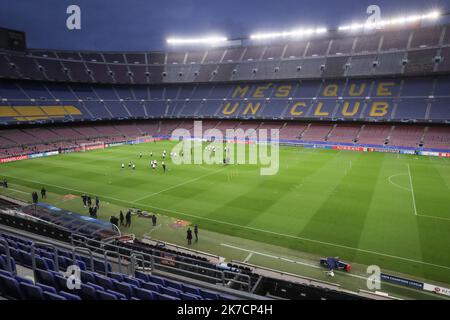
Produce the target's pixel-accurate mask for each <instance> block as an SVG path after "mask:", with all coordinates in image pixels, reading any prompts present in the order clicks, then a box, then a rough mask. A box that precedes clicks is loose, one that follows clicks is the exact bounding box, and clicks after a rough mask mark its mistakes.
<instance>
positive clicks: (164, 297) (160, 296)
mask: <svg viewBox="0 0 450 320" xmlns="http://www.w3.org/2000/svg"><path fill="white" fill-rule="evenodd" d="M158 300H180V298H177V297H173V296H169V295H167V294H158Z"/></svg>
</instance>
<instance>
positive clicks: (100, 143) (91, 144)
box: [80, 141, 105, 152]
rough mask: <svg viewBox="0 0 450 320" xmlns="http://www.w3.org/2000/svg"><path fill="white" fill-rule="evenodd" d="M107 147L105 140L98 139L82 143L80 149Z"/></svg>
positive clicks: (84, 150) (82, 150)
mask: <svg viewBox="0 0 450 320" xmlns="http://www.w3.org/2000/svg"><path fill="white" fill-rule="evenodd" d="M104 148H105V142H104V141H96V142H87V143H81V144H80V151H81V152H86V151H89V150H96V149H104Z"/></svg>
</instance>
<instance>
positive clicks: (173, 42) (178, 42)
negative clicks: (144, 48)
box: [166, 36, 228, 45]
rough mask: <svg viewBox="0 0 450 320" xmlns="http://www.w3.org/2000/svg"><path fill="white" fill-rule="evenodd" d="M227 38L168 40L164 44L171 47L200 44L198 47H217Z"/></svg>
mask: <svg viewBox="0 0 450 320" xmlns="http://www.w3.org/2000/svg"><path fill="white" fill-rule="evenodd" d="M227 41H228V38H226V37H222V36H210V37H203V38H168V39H166V42H167V43H168V44H171V45H187V44H194V45H195V44H200V45H217V44H220V43H223V42H227Z"/></svg>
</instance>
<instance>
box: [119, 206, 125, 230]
mask: <svg viewBox="0 0 450 320" xmlns="http://www.w3.org/2000/svg"><path fill="white" fill-rule="evenodd" d="M119 218H120V226H121V227H122V226H123V220H124V219H125V217H124V216H123V212H122V210H120V214H119Z"/></svg>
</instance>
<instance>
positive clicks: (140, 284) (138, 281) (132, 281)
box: [124, 277, 144, 288]
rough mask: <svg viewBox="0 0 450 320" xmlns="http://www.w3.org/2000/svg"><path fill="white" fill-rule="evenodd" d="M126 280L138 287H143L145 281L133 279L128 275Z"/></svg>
mask: <svg viewBox="0 0 450 320" xmlns="http://www.w3.org/2000/svg"><path fill="white" fill-rule="evenodd" d="M124 280H125V282H127V283H129V284H132V285H134V286H136V287H138V288H140V287H142V285H143V283H144V282H143V281H140V280H139V279H133V278H128V277H125V278H124Z"/></svg>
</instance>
